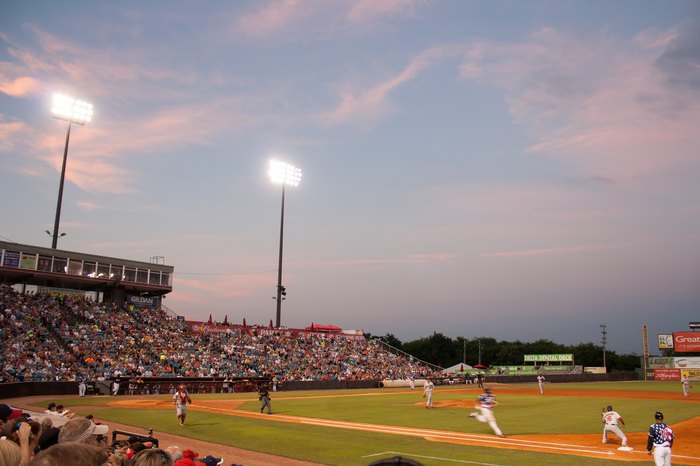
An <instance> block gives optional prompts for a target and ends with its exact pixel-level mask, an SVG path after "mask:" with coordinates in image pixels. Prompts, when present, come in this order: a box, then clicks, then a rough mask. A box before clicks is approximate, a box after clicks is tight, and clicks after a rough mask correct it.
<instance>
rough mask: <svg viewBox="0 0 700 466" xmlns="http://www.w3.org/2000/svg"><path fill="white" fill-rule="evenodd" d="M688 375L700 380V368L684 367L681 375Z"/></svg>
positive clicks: (691, 378) (692, 378)
mask: <svg viewBox="0 0 700 466" xmlns="http://www.w3.org/2000/svg"><path fill="white" fill-rule="evenodd" d="M683 375H684V376H686V377H688V378H689V379H690V380H700V370H699V369H684V370H682V371H681V376H683Z"/></svg>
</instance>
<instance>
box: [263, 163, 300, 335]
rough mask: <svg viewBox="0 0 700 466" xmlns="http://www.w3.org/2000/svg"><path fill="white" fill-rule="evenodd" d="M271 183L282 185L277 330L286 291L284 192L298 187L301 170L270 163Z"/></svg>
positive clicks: (282, 164)
mask: <svg viewBox="0 0 700 466" xmlns="http://www.w3.org/2000/svg"><path fill="white" fill-rule="evenodd" d="M268 174H269V175H270V180H271V181H272V182H273V183H280V184H281V185H282V213H281V215H280V255H279V267H278V268H277V298H276V299H277V321H276V324H275V327H277V328H279V326H280V324H281V319H282V299H284V298H283V296H286V294H287V289H286V288H285V287H284V286H282V249H283V245H284V191H285V187H286V186H287V185H289V186H298V185H299V182H300V181H301V168H296V167H294V166H292V165H289V164H287V163H284V162H278V161H277V160H271V161H270V170H269V172H268Z"/></svg>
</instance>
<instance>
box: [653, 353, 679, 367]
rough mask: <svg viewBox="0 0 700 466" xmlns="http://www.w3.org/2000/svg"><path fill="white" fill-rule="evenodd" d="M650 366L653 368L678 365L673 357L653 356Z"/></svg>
mask: <svg viewBox="0 0 700 466" xmlns="http://www.w3.org/2000/svg"><path fill="white" fill-rule="evenodd" d="M648 367H649V368H651V369H662V368H664V367H676V364H675V363H674V361H673V358H666V357H658V356H652V357H650V358H649V360H648Z"/></svg>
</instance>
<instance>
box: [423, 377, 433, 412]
mask: <svg viewBox="0 0 700 466" xmlns="http://www.w3.org/2000/svg"><path fill="white" fill-rule="evenodd" d="M433 388H435V385H434V384H433V381H432V380H430V379H428V380H426V381H425V384H424V385H423V398H425V407H426V408H427V409H430V408H432V407H433Z"/></svg>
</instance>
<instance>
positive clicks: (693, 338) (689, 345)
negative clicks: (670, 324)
mask: <svg viewBox="0 0 700 466" xmlns="http://www.w3.org/2000/svg"><path fill="white" fill-rule="evenodd" d="M673 347H674V348H675V351H676V353H700V332H673Z"/></svg>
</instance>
